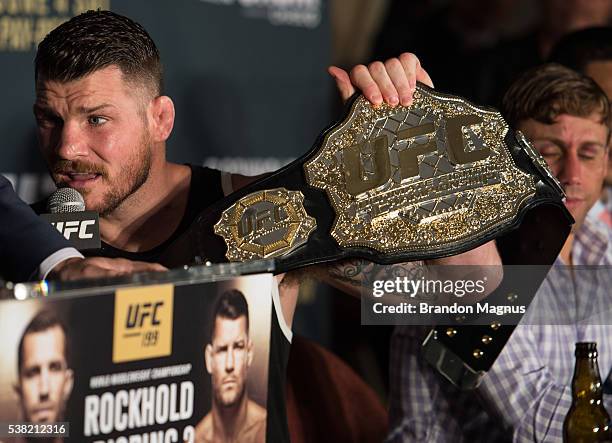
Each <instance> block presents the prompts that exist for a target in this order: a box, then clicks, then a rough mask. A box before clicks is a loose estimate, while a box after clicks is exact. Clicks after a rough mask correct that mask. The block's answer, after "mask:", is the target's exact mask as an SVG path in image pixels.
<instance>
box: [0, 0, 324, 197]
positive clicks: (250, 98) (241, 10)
mask: <svg viewBox="0 0 612 443" xmlns="http://www.w3.org/2000/svg"><path fill="white" fill-rule="evenodd" d="M97 8H101V9H110V10H112V11H115V12H118V13H120V14H124V15H127V16H128V17H131V18H133V19H135V20H136V21H138V22H140V23H141V24H142V25H143V26H144V27H145V28H146V29H147V30H148V31H149V33H150V34H151V36H152V37H153V39H154V40H155V42H156V44H157V46H158V48H159V50H160V53H161V57H162V62H163V64H164V69H165V84H166V94H167V95H169V96H170V97H172V99H173V100H174V103H175V106H176V122H175V126H174V131H173V134H172V136H171V138H170V140H169V142H168V157H169V159H170V160H172V161H176V162H182V163H187V162H189V163H196V164H206V165H209V166H212V167H217V168H219V169H224V170H230V171H232V172H241V173H244V174H257V173H261V172H264V171H266V170H267V171H269V170H274V169H277V168H278V167H280V166H282V165H283V164H285V163H287V162H289V161H290V160H291V159H293V158H295V157H298V156H299V155H301V154H302V153H304V152H305V151H307V150H308V149H309V148H310V147H311V146H312V144H313V142H314V141H315V139H316V136H317V135H318V134H319V132H320V131H321V130H322V129H324V128H325V127H326V126H327V125H328V124H329V123H330V122H331V119H332V116H331V115H330V111H329V108H330V106H329V104H330V97H332V94H333V90H332V86H333V84H332V81H331V80H330V79H329V78H328V75H327V73H326V67H327V65H328V64H329V62H330V31H329V22H328V16H327V4H326V0H173V1H171V2H170V1H167V0H0V66H2V67H3V69H2V70H0V91H1V95H0V97H2V106H0V133H1V134H2V137H1V140H2V161H0V173H3V174H4V175H6V176H7V177H8V178H9V179H10V180H11V181H12V182H13V184H14V186H15V188H16V190H17V191H18V193H19V195H20V196H21V197H22V198H23V199H24V200H26V201H30V202H31V201H34V200H36V199H38V198H40V197H41V196H42V195H46V194H48V193H49V191H50V190H51V189H52V188H53V187H52V184H51V183H50V181H49V179H48V178H47V174H46V169H45V166H44V163H43V161H42V160H41V158H40V155H39V153H38V147H37V142H36V136H35V131H34V118H33V116H32V103H33V101H34V74H33V59H34V55H35V52H36V46H37V44H38V42H39V41H40V40H41V39H42V38H43V37H44V36H45V35H46V34H47V33H48V31H49V30H51V29H52V28H54V27H55V26H57V25H58V24H60V23H61V22H63V21H65V20H67V19H68V18H70V17H72V16H74V15H76V14H78V13H80V12H83V11H86V10H88V9H97Z"/></svg>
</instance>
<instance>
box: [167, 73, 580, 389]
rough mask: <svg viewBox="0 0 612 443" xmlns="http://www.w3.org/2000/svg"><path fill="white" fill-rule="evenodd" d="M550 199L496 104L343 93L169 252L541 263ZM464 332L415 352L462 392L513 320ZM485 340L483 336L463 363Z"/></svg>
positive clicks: (431, 95)
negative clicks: (321, 127)
mask: <svg viewBox="0 0 612 443" xmlns="http://www.w3.org/2000/svg"><path fill="white" fill-rule="evenodd" d="M563 197H564V194H563V190H562V188H561V186H560V184H559V182H558V181H557V180H556V178H555V177H554V176H553V175H552V174H551V172H550V171H549V169H548V167H547V165H546V163H545V161H544V160H543V158H542V157H541V156H540V155H539V154H538V153H537V151H535V149H534V148H533V147H532V146H531V145H530V143H529V142H528V141H527V140H526V139H525V137H524V136H523V135H522V134H521V133H520V132H518V131H516V132H515V131H512V130H510V129H509V128H508V125H507V124H506V122H505V121H504V119H503V118H502V116H501V114H500V113H499V112H498V111H496V110H493V109H489V108H484V107H481V106H476V105H474V104H471V103H469V102H467V101H466V100H464V99H461V98H458V97H455V96H451V95H447V94H443V93H439V92H437V91H434V90H433V89H430V88H428V87H427V86H424V85H422V84H418V85H417V88H416V92H415V93H414V101H413V103H412V105H410V106H407V107H403V106H398V107H395V108H392V107H390V106H387V105H382V106H380V107H378V108H374V107H373V106H372V105H371V104H370V103H369V102H368V101H367V100H366V99H365V98H364V97H363V96H360V95H358V96H355V97H353V99H352V100H351V101H350V102H349V103H348V104H347V111H346V116H345V117H344V118H343V119H342V120H341V121H340V122H339V123H337V124H335V125H333V126H331V127H330V128H329V129H327V130H325V131H324V132H323V133H322V134H321V135H320V136H319V138H318V140H317V141H316V143H315V145H314V147H313V148H312V149H311V150H310V151H309V152H308V153H307V154H305V155H304V156H303V157H301V158H299V159H298V160H296V161H294V162H292V163H291V164H289V165H287V166H285V167H284V168H282V169H280V170H278V171H276V172H273V173H271V174H270V175H268V176H266V177H265V178H263V179H260V180H258V181H256V182H254V183H252V184H251V185H249V186H247V187H245V188H243V189H240V190H238V191H237V192H235V193H233V194H231V195H230V196H228V197H226V198H225V199H223V200H222V201H220V202H218V203H217V204H215V205H213V206H212V207H210V208H208V209H207V210H206V211H205V212H204V213H203V214H202V215H201V216H200V217H199V218H198V219H197V221H196V222H195V224H194V226H193V229H192V230H191V233H190V234H189V235H188V236H187V237H186V238H185V239H183V245H182V247H181V248H182V249H183V250H184V249H185V248H187V249H189V250H190V252H189V254H190V255H191V256H192V257H193V256H198V257H200V258H201V259H202V260H203V261H204V260H208V261H211V262H222V261H247V260H257V259H264V258H274V259H275V261H276V269H277V271H278V272H285V271H289V270H292V269H295V268H300V267H304V266H308V265H312V264H318V263H324V262H331V261H335V260H341V259H344V258H349V257H352V258H363V259H367V260H369V261H373V262H376V263H379V264H392V263H398V262H408V261H415V260H423V259H434V258H440V257H444V256H449V255H455V254H459V253H461V252H465V251H467V250H470V249H473V248H475V247H477V246H479V245H481V244H483V243H485V242H488V241H489V240H492V239H497V242H498V248H499V249H500V254H501V256H502V261H503V263H504V264H539V265H550V264H552V263H553V262H554V260H555V258H556V256H557V255H558V253H559V251H560V249H561V246H562V245H563V243H564V242H565V239H566V237H567V235H568V233H569V231H570V224H571V223H572V222H573V220H572V218H571V216H570V215H569V213H568V212H567V210H566V209H565V206H564V205H563V201H562V198H563ZM169 260H170V261H169V262H168V263H166V264H167V265H171V266H172V265H180V264H185V262H184V261H183V262H182V263H181V262H180V261H175V262H174V263H173V261H172V259H169ZM183 260H184V259H183ZM542 278H544V276H542ZM535 289H536V288H534V292H535ZM463 328H464V329H465V330H466V333H465V334H454V335H453V336H452V337H450V336H449V335H448V334H444V329H445V328H436V329H435V330H434V331H432V334H431V335H430V337H429V339H428V340H427V342H426V347H425V355H426V357H427V359H428V360H429V361H430V362H432V363H433V364H434V365H435V366H436V367H437V368H438V370H440V371H441V372H443V373H444V374H445V375H446V376H447V377H448V378H449V379H451V380H452V381H453V383H455V384H457V385H459V386H463V387H471V386H473V385H474V384H475V381H474V380H475V378H477V376H478V375H479V374H481V373H482V371H486V370H488V369H489V367H490V366H491V364H492V363H493V361H494V360H495V358H496V357H497V355H498V354H499V352H500V351H501V348H502V347H503V344H504V343H505V342H506V341H507V339H508V337H509V335H510V333H511V332H512V329H513V327H509V326H502V327H495V328H493V327H491V328H489V327H486V328H485V327H482V326H470V327H468V326H464V327H463ZM484 334H486V335H488V336H489V337H493V341H492V342H491V346H489V347H488V348H487V352H485V353H480V354H479V355H478V357H475V356H474V353H473V352H472V349H474V346H473V343H478V342H479V340H480V338H481V337H482V336H483V335H484Z"/></svg>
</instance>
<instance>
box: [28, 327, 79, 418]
mask: <svg viewBox="0 0 612 443" xmlns="http://www.w3.org/2000/svg"><path fill="white" fill-rule="evenodd" d="M65 346H66V343H65V337H64V332H63V330H62V328H61V327H60V326H57V325H56V326H52V327H51V328H49V329H46V330H44V331H40V332H32V333H29V334H27V335H26V336H25V337H24V340H23V364H22V367H21V370H20V373H19V385H18V386H17V391H18V393H19V395H20V397H21V406H22V408H23V415H24V419H25V421H30V422H33V423H44V422H47V423H48V422H56V421H61V420H62V419H63V414H64V408H65V405H66V401H67V399H68V396H69V395H70V391H71V390H72V370H70V369H68V367H67V363H66V357H65V352H66V350H65Z"/></svg>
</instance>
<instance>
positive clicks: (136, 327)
mask: <svg viewBox="0 0 612 443" xmlns="http://www.w3.org/2000/svg"><path fill="white" fill-rule="evenodd" d="M173 300H174V287H173V286H172V285H171V284H168V285H155V286H145V287H140V288H123V289H118V290H117V292H116V293H115V324H114V334H113V362H114V363H118V362H124V361H131V360H137V359H142V358H153V357H163V356H167V355H170V354H171V353H172V316H173Z"/></svg>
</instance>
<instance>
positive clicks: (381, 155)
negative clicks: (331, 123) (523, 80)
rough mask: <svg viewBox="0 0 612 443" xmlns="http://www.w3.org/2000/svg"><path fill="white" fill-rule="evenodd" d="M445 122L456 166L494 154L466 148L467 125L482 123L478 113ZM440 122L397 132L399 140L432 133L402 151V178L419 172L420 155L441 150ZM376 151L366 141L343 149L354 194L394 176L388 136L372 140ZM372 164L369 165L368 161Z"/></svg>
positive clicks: (350, 192)
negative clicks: (365, 150)
mask: <svg viewBox="0 0 612 443" xmlns="http://www.w3.org/2000/svg"><path fill="white" fill-rule="evenodd" d="M441 120H442V121H443V122H444V123H445V130H446V139H447V140H448V157H449V160H450V162H451V163H452V164H454V165H464V164H468V163H473V162H476V161H479V160H484V159H486V158H487V157H489V155H490V154H491V150H490V149H489V148H483V149H479V150H475V151H466V150H465V145H464V142H463V128H464V127H466V126H471V125H476V124H479V123H482V122H483V120H482V117H480V116H478V115H458V116H455V117H450V118H442V119H441ZM435 132H436V125H435V124H434V123H425V124H423V125H420V126H415V127H411V128H406V129H402V130H400V131H398V132H397V134H396V136H397V138H396V141H395V143H397V142H401V141H404V140H409V139H411V138H415V137H419V136H425V135H427V136H429V138H428V140H427V142H426V143H424V144H422V145H418V146H413V147H410V149H403V150H401V151H398V157H399V169H400V172H401V180H404V179H407V178H410V177H416V176H417V175H419V162H418V156H419V155H425V154H430V153H435V152H437V149H438V148H437V143H436V137H434V135H435ZM371 144H372V153H371V154H370V153H368V154H365V153H364V152H363V151H364V147H365V144H363V143H362V144H358V145H354V146H351V147H349V148H346V149H344V150H343V151H342V155H343V157H344V164H345V166H346V168H345V179H346V190H347V192H348V193H349V194H351V195H354V196H355V195H358V194H361V193H363V192H367V191H371V190H372V189H374V188H376V187H378V186H381V185H384V184H385V183H387V182H388V181H389V179H390V178H391V162H390V158H389V143H388V140H387V136H386V135H382V136H380V137H378V138H376V139H375V140H374V141H373V142H372V143H371ZM366 162H368V163H369V164H368V165H366V164H365V163H366Z"/></svg>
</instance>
